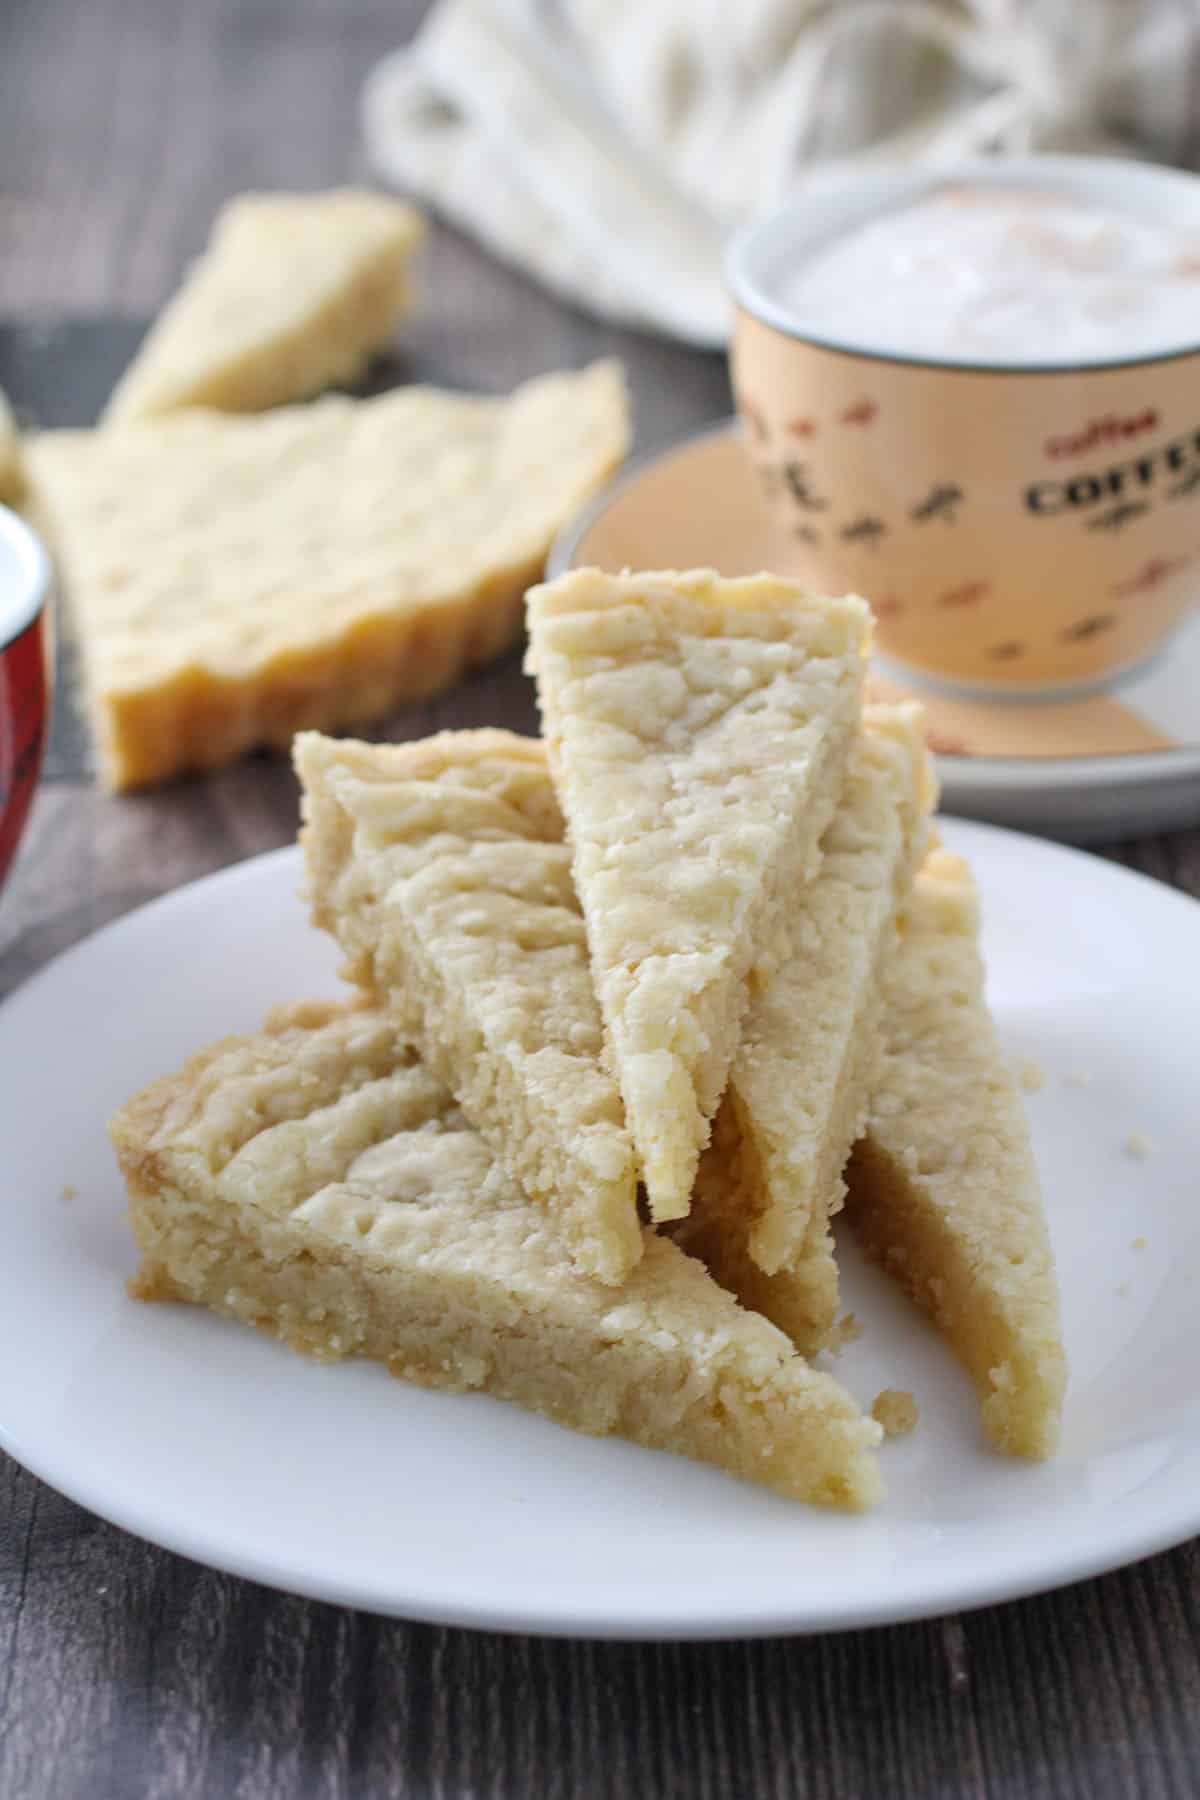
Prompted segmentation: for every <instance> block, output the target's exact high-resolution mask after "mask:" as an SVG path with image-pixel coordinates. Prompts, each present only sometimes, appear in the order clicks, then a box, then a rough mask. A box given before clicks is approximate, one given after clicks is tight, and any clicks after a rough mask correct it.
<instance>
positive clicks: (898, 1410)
mask: <svg viewBox="0 0 1200 1800" xmlns="http://www.w3.org/2000/svg"><path fill="white" fill-rule="evenodd" d="M920 1416H921V1415H920V1413H919V1412H918V1411H917V1403H916V1401H915V1400H914V1398H913V1396H912V1395H911V1394H910V1393H909V1392H908V1391H907V1389H905V1388H884V1390H883V1392H882V1393H881V1394H876V1396H875V1404H874V1405H873V1406H872V1408H871V1417H872V1418H873V1419H875V1420H876V1421H877V1422H878V1423H879V1424H880V1425H882V1426H883V1435H884V1437H890V1438H895V1437H907V1436H908V1434H909V1432H910V1431H912V1429H913V1428H914V1426H915V1425H916V1423H917V1420H918V1419H919V1418H920Z"/></svg>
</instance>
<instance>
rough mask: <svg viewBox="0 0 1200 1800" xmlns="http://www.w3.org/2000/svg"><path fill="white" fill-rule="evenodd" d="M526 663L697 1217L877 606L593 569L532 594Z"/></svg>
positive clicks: (605, 940) (667, 1199)
mask: <svg viewBox="0 0 1200 1800" xmlns="http://www.w3.org/2000/svg"><path fill="white" fill-rule="evenodd" d="M528 612H529V634H530V652H529V668H530V669H531V671H532V672H533V673H534V674H535V675H536V677H537V683H538V699H539V704H540V706H541V709H542V718H543V727H544V731H545V735H546V740H547V746H548V749H549V754H550V762H551V769H552V772H553V775H554V780H555V783H556V786H557V787H558V791H559V797H560V799H561V801H562V805H563V812H564V815H565V817H566V821H567V830H568V834H569V836H570V839H571V844H572V850H573V857H574V873H575V886H576V889H577V892H578V894H579V899H580V903H581V905H582V907H583V914H584V919H585V921H586V923H587V932H588V942H589V947H590V951H591V958H592V970H593V976H594V980H595V985H596V990H597V993H598V995H599V999H600V1005H601V1011H602V1013H603V1016H604V1022H605V1027H606V1030H607V1033H608V1040H609V1045H610V1049H611V1053H612V1057H613V1067H614V1070H615V1072H616V1074H617V1078H618V1080H619V1082H620V1086H621V1092H622V1096H623V1098H624V1101H625V1112H626V1118H627V1119H628V1122H629V1127H630V1130H631V1132H632V1134H633V1140H634V1144H635V1146H636V1149H637V1152H638V1155H639V1158H640V1160H641V1165H642V1175H643V1179H644V1181H645V1184H646V1191H647V1194H648V1197H649V1202H650V1207H651V1212H652V1214H653V1216H654V1218H655V1219H656V1220H659V1221H662V1220H668V1219H675V1218H681V1217H683V1216H685V1215H686V1213H687V1211H688V1208H689V1204H690V1197H691V1191H692V1184H693V1181H694V1178H695V1173H696V1167H697V1163H698V1161H699V1157H700V1152H701V1150H702V1149H703V1148H704V1145H705V1143H706V1142H707V1141H708V1137H709V1132H710V1121H711V1119H712V1116H713V1114H714V1113H715V1111H716V1108H717V1104H718V1101H719V1100H720V1097H721V1094H722V1091H723V1089H724V1087H725V1082H726V1078H727V1076H728V1073H729V1068H730V1064H731V1063H732V1061H733V1056H734V1052H735V1051H736V1049H737V1043H738V1035H739V1031H740V1028H741V1023H742V1018H743V1015H744V1014H745V1011H746V1008H747V1006H748V1004H749V1001H750V987H749V982H748V977H749V974H750V971H751V968H752V966H753V965H754V964H755V962H756V961H757V960H758V959H759V958H760V957H762V956H764V955H765V954H766V953H767V952H768V950H769V948H770V946H771V945H772V944H773V943H774V940H775V937H776V933H777V929H778V925H779V922H780V920H781V918H782V916H783V913H784V911H785V909H786V908H787V907H790V906H792V905H793V904H794V902H795V897H796V893H797V890H798V889H799V888H800V886H801V885H802V884H803V883H804V882H805V881H806V880H808V879H809V878H810V877H811V875H812V873H813V871H814V869H815V867H816V863H817V858H818V843H819V840H820V837H821V834H822V832H823V831H824V829H825V827H826V825H827V824H828V822H829V819H830V816H831V814H832V812H833V808H834V804H835V801H836V798H837V795H838V792H839V790H840V788H841V785H842V778H843V774H844V771H845V765H846V758H847V756H848V754H849V750H850V746H851V743H852V741H853V737H854V733H855V730H856V727H857V722H858V715H859V707H860V701H861V692H862V678H863V658H864V654H865V650H866V642H867V632H868V613H867V608H866V606H865V605H864V604H863V602H862V601H860V600H856V599H852V598H851V599H844V600H821V599H817V598H815V597H813V596H812V595H810V594H808V593H806V592H805V591H804V590H803V589H802V588H799V587H797V586H796V585H795V584H794V583H791V582H785V581H779V580H776V579H775V578H773V577H771V576H766V575H761V576H754V577H751V578H748V579H745V580H739V581H723V580H721V579H719V578H718V577H717V576H716V575H714V574H713V573H712V572H711V571H706V570H694V571H692V572H690V573H687V574H677V573H657V574H626V575H619V576H609V575H602V574H600V573H599V572H597V571H596V570H586V569H585V570H580V571H578V572H577V573H575V574H572V575H567V576H563V577H562V578H561V579H560V580H558V581H556V582H552V583H550V584H549V585H547V586H544V587H540V588H535V589H534V590H533V591H532V592H531V593H530V594H529V596H528Z"/></svg>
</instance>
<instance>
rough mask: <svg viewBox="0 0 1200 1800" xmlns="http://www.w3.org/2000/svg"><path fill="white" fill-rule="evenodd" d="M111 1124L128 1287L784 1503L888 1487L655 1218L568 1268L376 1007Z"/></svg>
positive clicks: (244, 1059)
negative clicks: (706, 1470) (773, 1491)
mask: <svg viewBox="0 0 1200 1800" xmlns="http://www.w3.org/2000/svg"><path fill="white" fill-rule="evenodd" d="M111 1131H112V1136H113V1140H114V1142H115V1144H116V1146H117V1150H118V1154H119V1156H120V1159H121V1166H122V1168H123V1170H124V1173H125V1177H126V1180H127V1182H128V1184H129V1193H130V1203H131V1204H130V1210H131V1217H132V1221H133V1228H134V1232H135V1234H136V1236H137V1239H138V1242H139V1244H140V1246H141V1249H142V1255H143V1264H142V1269H141V1273H140V1274H139V1276H138V1277H137V1280H136V1281H135V1283H134V1284H133V1292H134V1293H135V1294H136V1295H138V1296H139V1297H140V1298H142V1299H147V1300H165V1299H183V1300H191V1301H195V1302H199V1303H200V1304H202V1305H206V1306H211V1307H213V1308H214V1309H215V1310H216V1311H218V1312H222V1313H226V1314H229V1315H232V1316H233V1317H235V1318H238V1319H242V1320H245V1321H246V1322H248V1323H250V1324H253V1325H257V1326H259V1327H260V1328H262V1329H264V1330H267V1331H270V1332H273V1333H274V1334H275V1335H276V1336H278V1337H280V1338H282V1339H283V1340H284V1341H285V1342H286V1343H288V1344H290V1345H291V1346H292V1347H293V1348H294V1349H298V1350H304V1351H308V1352H309V1353H311V1354H314V1355H317V1356H320V1357H325V1358H334V1357H342V1356H369V1357H374V1358H376V1359H378V1360H379V1361H380V1362H383V1363H386V1365H387V1366H388V1368H389V1369H391V1371H392V1372H393V1373H394V1374H396V1375H400V1376H403V1377H406V1378H407V1379H410V1380H413V1381H419V1382H422V1383H424V1384H426V1385H428V1386H430V1387H440V1388H450V1389H457V1390H460V1391H461V1390H483V1391H486V1392H489V1393H492V1394H495V1395H497V1396H498V1397H500V1398H502V1399H506V1400H513V1401H516V1402H517V1403H518V1404H520V1405H522V1406H526V1407H529V1408H531V1409H532V1410H534V1411H536V1412H541V1413H545V1414H546V1415H547V1416H548V1417H550V1418H551V1419H555V1420H557V1421H558V1422H559V1423H560V1424H563V1425H570V1426H573V1427H575V1429H577V1430H580V1431H587V1432H592V1433H595V1434H597V1435H606V1434H609V1433H618V1434H620V1435H622V1436H624V1437H629V1438H632V1439H633V1440H634V1441H635V1442H637V1443H640V1444H644V1445H648V1446H651V1447H653V1448H656V1449H664V1450H673V1451H677V1452H679V1453H680V1454H682V1455H685V1456H692V1457H697V1458H700V1459H702V1460H704V1461H707V1462H712V1463H716V1464H717V1465H719V1466H720V1467H721V1468H724V1469H727V1470H729V1471H731V1472H732V1473H733V1474H735V1475H741V1476H744V1477H747V1478H748V1479H750V1480H754V1481H761V1482H765V1483H767V1484H768V1485H770V1486H772V1487H774V1488H777V1489H779V1490H780V1491H781V1492H782V1493H784V1494H788V1495H790V1496H792V1497H794V1498H796V1499H803V1500H814V1501H820V1502H824V1503H827V1504H830V1505H835V1506H846V1507H852V1508H858V1507H862V1506H866V1505H869V1504H870V1503H871V1502H872V1501H874V1500H875V1499H876V1498H877V1497H878V1496H879V1493H880V1491H881V1487H880V1480H879V1474H878V1467H877V1464H876V1460H875V1456H874V1448H875V1445H876V1444H877V1443H878V1441H879V1437H880V1432H879V1427H878V1426H877V1425H876V1424H875V1423H874V1422H873V1421H872V1420H870V1419H864V1418H863V1417H862V1416H861V1414H860V1413H859V1410H858V1408H857V1406H856V1405H855V1403H854V1401H853V1400H852V1399H851V1398H850V1396H849V1395H848V1394H847V1393H846V1392H845V1391H844V1390H843V1389H842V1388H841V1387H839V1386H838V1384H837V1383H836V1382H834V1381H833V1380H832V1379H831V1378H830V1377H829V1376H828V1375H824V1374H820V1373H818V1372H817V1371H816V1370H814V1369H811V1368H810V1367H809V1366H808V1364H807V1363H805V1362H804V1361H803V1359H802V1358H801V1357H800V1356H798V1355H797V1354H796V1353H795V1351H794V1350H793V1349H792V1346H791V1345H790V1344H789V1343H788V1341H787V1339H786V1338H785V1337H784V1335H783V1334H782V1333H781V1332H779V1331H777V1330H776V1329H775V1327H774V1326H772V1325H770V1324H768V1323H767V1321H766V1320H765V1319H760V1318H758V1317H756V1316H755V1315H754V1314H753V1313H747V1312H745V1311H743V1310H742V1308H741V1307H740V1306H739V1305H738V1303H737V1302H736V1300H734V1299H733V1297H732V1296H731V1295H729V1294H726V1293H725V1292H724V1291H723V1290H722V1289H721V1288H719V1287H718V1286H717V1285H716V1283H715V1282H714V1281H713V1280H712V1279H711V1277H710V1276H709V1275H708V1273H707V1272H706V1270H705V1269H704V1266H703V1264H701V1263H699V1262H696V1261H695V1260H693V1259H692V1258H691V1257H688V1256H686V1255H685V1254H684V1253H683V1251H681V1250H679V1249H677V1247H676V1246H675V1245H674V1244H672V1243H670V1242H668V1241H667V1240H666V1239H665V1238H662V1237H657V1236H655V1235H654V1234H653V1233H648V1234H647V1239H646V1247H645V1253H644V1255H643V1256H642V1258H641V1260H640V1262H639V1263H638V1265H637V1267H636V1269H635V1270H634V1271H633V1273H632V1275H631V1276H630V1278H629V1282H628V1284H627V1285H626V1287H625V1288H624V1289H623V1290H622V1291H621V1292H620V1293H614V1292H613V1290H612V1289H611V1288H608V1287H605V1286H603V1285H602V1284H601V1283H599V1282H596V1281H594V1280H592V1279H590V1278H589V1277H587V1276H585V1275H581V1274H579V1273H577V1272H576V1270H575V1269H573V1268H572V1266H571V1262H570V1259H569V1257H568V1255H567V1251H566V1248H565V1246H564V1245H563V1242H562V1239H561V1237H560V1236H559V1235H558V1232H557V1231H556V1229H555V1226H554V1222H553V1221H552V1220H551V1218H550V1217H549V1215H548V1214H547V1213H546V1212H545V1211H544V1210H543V1209H541V1208H539V1207H536V1206H533V1205H531V1204H530V1202H528V1201H527V1200H525V1199H524V1198H523V1197H522V1196H521V1195H520V1194H519V1193H518V1192H517V1190H516V1189H515V1188H514V1187H513V1186H512V1184H511V1183H510V1182H509V1181H508V1179H507V1178H506V1177H505V1176H504V1175H503V1174H502V1173H501V1171H500V1169H499V1167H498V1165H497V1164H496V1163H494V1162H493V1161H492V1159H491V1157H490V1155H489V1153H488V1151H487V1148H486V1146H485V1145H484V1143H483V1140H482V1139H481V1138H479V1137H478V1136H477V1135H476V1134H475V1133H474V1132H473V1131H471V1130H470V1129H469V1128H468V1127H467V1125H466V1123H465V1121H464V1120H463V1117H462V1114H461V1113H460V1112H459V1111H458V1109H457V1108H456V1107H455V1106H454V1105H453V1103H452V1101H451V1100H450V1097H449V1095H448V1094H447V1093H446V1092H445V1090H444V1089H443V1088H442V1087H441V1086H440V1085H439V1084H438V1083H437V1082H436V1081H435V1080H434V1078H433V1077H432V1076H431V1075H430V1073H429V1071H428V1070H427V1069H425V1068H424V1067H423V1066H422V1065H421V1064H420V1063H419V1062H417V1061H416V1059H415V1056H414V1054H413V1052H412V1050H411V1048H410V1047H409V1046H408V1045H407V1044H406V1043H405V1041H404V1040H403V1037H402V1036H401V1035H399V1034H398V1032H397V1029H396V1026H395V1024H394V1023H393V1021H392V1020H391V1019H390V1017H388V1016H385V1015H383V1014H381V1013H378V1012H374V1011H371V1010H369V1009H356V1008H353V1007H351V1008H337V1007H328V1006H324V1007H322V1006H310V1007H296V1008H290V1009H287V1010H285V1011H284V1012H282V1013H281V1014H277V1015H275V1016H274V1017H273V1018H272V1019H271V1020H269V1021H268V1023H267V1026H266V1029H265V1030H264V1031H263V1032H262V1033H261V1034H260V1035H259V1036H257V1037H252V1038H233V1039H228V1040H226V1042H225V1043H223V1044H218V1045H217V1046H216V1047H215V1048H214V1049H212V1050H209V1051H207V1052H205V1053H204V1054H203V1055H201V1056H198V1057H196V1058H195V1059H194V1060H193V1061H192V1062H191V1063H189V1064H188V1066H187V1068H185V1069H184V1070H183V1072H182V1073H181V1074H180V1075H178V1076H175V1077H173V1078H171V1079H168V1080H165V1081H160V1082H158V1083H157V1084H156V1085H155V1086H154V1087H152V1088H150V1089H148V1090H147V1091H146V1092H145V1093H143V1094H141V1095H140V1096H139V1097H138V1098H137V1099H135V1100H133V1101H132V1102H131V1103H130V1104H129V1105H128V1106H127V1107H126V1108H125V1109H124V1110H123V1111H122V1112H121V1113H119V1114H118V1115H117V1117H116V1119H115V1120H114V1121H113V1124H112V1127H111Z"/></svg>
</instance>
